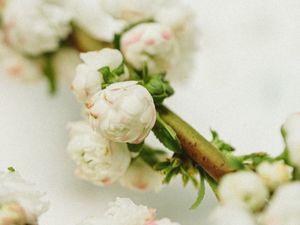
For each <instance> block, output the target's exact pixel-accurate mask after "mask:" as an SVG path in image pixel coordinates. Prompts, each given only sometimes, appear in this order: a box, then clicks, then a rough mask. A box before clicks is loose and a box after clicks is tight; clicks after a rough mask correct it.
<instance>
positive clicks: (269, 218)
mask: <svg viewBox="0 0 300 225" xmlns="http://www.w3.org/2000/svg"><path fill="white" fill-rule="evenodd" d="M299 199H300V182H293V183H289V184H286V185H283V186H281V187H279V189H278V190H277V192H276V193H275V195H274V197H273V198H272V200H271V202H270V204H269V206H268V207H267V209H266V210H265V212H264V213H263V215H262V216H261V220H262V221H261V222H262V224H263V225H299V224H300V201H299Z"/></svg>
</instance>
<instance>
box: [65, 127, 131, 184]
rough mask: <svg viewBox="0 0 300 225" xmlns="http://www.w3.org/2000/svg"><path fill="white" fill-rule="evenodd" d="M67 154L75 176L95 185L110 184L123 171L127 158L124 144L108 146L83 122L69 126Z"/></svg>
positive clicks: (125, 168)
mask: <svg viewBox="0 0 300 225" xmlns="http://www.w3.org/2000/svg"><path fill="white" fill-rule="evenodd" d="M70 128H71V131H70V132H71V140H70V142H69V145H68V148H67V149H68V152H69V154H70V155H71V157H72V159H73V160H74V162H75V163H76V166H77V169H76V175H77V176H79V177H80V178H82V179H84V180H87V181H89V182H92V183H94V184H96V185H100V186H104V185H109V184H112V183H114V182H115V181H116V180H118V179H119V178H120V177H121V176H122V175H123V174H124V173H125V172H126V170H127V168H128V166H129V164H130V160H131V156H130V152H129V150H128V148H127V145H126V144H122V143H115V142H111V141H109V140H107V139H105V138H103V137H102V136H101V135H100V134H98V133H97V132H95V131H94V130H93V129H92V128H90V127H89V125H88V124H87V123H85V122H83V121H80V122H77V123H73V124H72V125H71V126H70Z"/></svg>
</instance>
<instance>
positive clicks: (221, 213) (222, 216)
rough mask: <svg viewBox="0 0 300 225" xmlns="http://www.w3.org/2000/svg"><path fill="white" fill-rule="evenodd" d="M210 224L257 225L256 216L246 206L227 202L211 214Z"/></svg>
mask: <svg viewBox="0 0 300 225" xmlns="http://www.w3.org/2000/svg"><path fill="white" fill-rule="evenodd" d="M207 224H210V225H229V224H232V225H256V222H255V219H254V217H253V216H252V215H251V213H250V212H248V211H247V210H246V209H245V208H244V207H240V206H236V205H231V204H225V205H223V206H219V207H218V208H217V209H215V210H214V211H213V212H212V213H211V215H210V216H209V222H208V223H207Z"/></svg>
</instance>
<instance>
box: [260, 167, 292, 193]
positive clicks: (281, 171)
mask: <svg viewBox="0 0 300 225" xmlns="http://www.w3.org/2000/svg"><path fill="white" fill-rule="evenodd" d="M256 171H257V173H258V175H259V176H260V177H261V178H262V180H263V181H264V183H265V184H266V185H267V186H268V188H270V190H272V191H273V190H275V189H276V188H277V187H278V186H280V185H282V184H284V183H287V182H288V181H290V180H291V179H292V173H293V168H292V167H290V166H288V165H286V164H285V163H284V162H283V161H278V162H273V163H270V162H263V163H261V164H259V166H258V167H257V169H256Z"/></svg>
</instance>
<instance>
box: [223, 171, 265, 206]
mask: <svg viewBox="0 0 300 225" xmlns="http://www.w3.org/2000/svg"><path fill="white" fill-rule="evenodd" d="M219 197H220V199H221V202H222V203H224V204H227V203H232V204H236V205H242V206H246V207H247V208H249V209H252V210H258V209H261V208H262V207H263V206H264V205H265V203H266V200H267V199H268V197H269V192H268V189H267V187H266V186H265V184H264V183H263V181H262V180H261V178H260V177H259V176H258V175H257V174H255V173H254V172H246V171H242V172H236V173H232V174H228V175H226V176H224V178H223V179H222V180H221V182H220V185H219Z"/></svg>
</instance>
